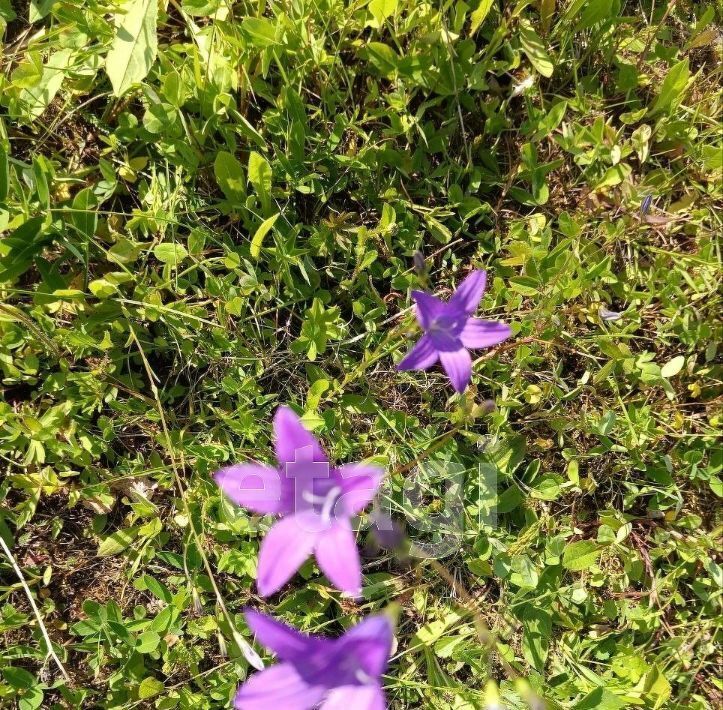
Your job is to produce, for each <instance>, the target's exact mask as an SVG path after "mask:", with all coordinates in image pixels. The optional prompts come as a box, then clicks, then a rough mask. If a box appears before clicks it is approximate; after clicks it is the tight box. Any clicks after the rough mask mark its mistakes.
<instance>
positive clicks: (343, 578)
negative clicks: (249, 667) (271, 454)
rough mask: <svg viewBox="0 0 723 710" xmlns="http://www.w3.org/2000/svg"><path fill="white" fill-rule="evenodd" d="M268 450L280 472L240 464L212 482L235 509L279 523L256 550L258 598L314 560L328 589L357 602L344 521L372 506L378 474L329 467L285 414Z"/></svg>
mask: <svg viewBox="0 0 723 710" xmlns="http://www.w3.org/2000/svg"><path fill="white" fill-rule="evenodd" d="M274 443H275V448H276V458H277V460H278V463H279V468H273V467H271V466H264V465H262V464H258V463H245V464H238V465H236V466H229V467H228V468H223V469H221V470H220V471H218V472H217V473H216V474H215V475H214V479H215V480H216V483H217V484H218V485H219V486H220V487H221V489H222V490H223V492H224V493H225V494H226V495H227V496H228V497H229V498H230V499H231V500H232V501H233V502H234V503H236V505H241V506H244V507H245V508H249V509H251V510H253V511H254V512H256V513H260V514H262V515H266V514H276V515H281V516H282V518H281V520H279V521H278V522H277V523H276V524H275V525H273V526H272V528H271V529H270V530H269V532H268V533H267V534H266V537H265V538H264V540H263V542H262V543H261V550H260V551H259V561H258V574H257V585H258V589H259V592H260V593H261V594H262V595H263V596H268V595H270V594H274V593H275V592H277V591H278V590H279V589H281V587H283V586H284V584H286V582H288V581H289V579H291V577H292V576H293V575H294V573H295V572H296V571H297V570H298V569H299V567H301V565H302V564H303V563H304V561H305V560H306V558H307V557H309V555H311V554H312V553H313V554H314V555H315V556H316V561H317V563H318V565H319V567H320V568H321V571H322V572H323V573H324V574H325V575H326V576H327V577H328V578H329V580H330V581H331V582H332V584H334V585H335V586H336V587H337V588H338V589H341V590H342V591H344V592H348V593H349V594H352V595H355V596H358V595H359V594H360V592H361V584H362V577H361V563H360V560H359V552H358V551H357V547H356V537H355V534H354V530H353V529H352V526H351V519H352V518H353V517H354V516H355V515H357V514H358V513H360V512H361V511H362V510H363V509H364V508H365V507H366V506H367V505H368V504H369V502H370V501H371V500H372V498H373V497H374V494H375V493H376V491H377V488H378V487H379V484H380V482H381V480H382V477H383V476H384V472H383V471H382V470H381V469H380V468H377V467H376V466H369V465H366V464H359V463H356V464H347V465H345V466H341V467H339V468H332V467H330V466H329V460H328V459H327V457H326V454H325V453H324V451H323V450H322V448H321V445H320V444H319V442H318V441H317V440H316V439H315V438H314V436H313V435H312V434H311V433H310V432H309V431H307V430H306V429H305V428H304V426H303V424H302V423H301V420H300V419H299V417H298V416H297V415H296V414H295V413H294V412H293V411H292V410H291V409H289V408H288V407H279V409H278V410H277V412H276V416H275V417H274Z"/></svg>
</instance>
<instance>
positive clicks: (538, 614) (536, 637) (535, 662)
mask: <svg viewBox="0 0 723 710" xmlns="http://www.w3.org/2000/svg"><path fill="white" fill-rule="evenodd" d="M523 625H524V632H523V635H522V652H523V653H524V656H525V659H526V660H527V662H528V663H529V664H530V665H531V666H533V668H535V670H536V671H537V672H538V673H542V672H543V671H544V669H545V662H546V661H547V653H548V650H549V648H550V637H551V636H552V617H551V616H550V614H549V612H547V611H545V610H544V609H538V608H537V607H534V606H528V607H527V608H526V609H525V614H524V619H523Z"/></svg>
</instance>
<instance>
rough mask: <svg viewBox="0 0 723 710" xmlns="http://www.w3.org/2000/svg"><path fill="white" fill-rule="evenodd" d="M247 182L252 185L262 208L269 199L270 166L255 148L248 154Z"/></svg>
mask: <svg viewBox="0 0 723 710" xmlns="http://www.w3.org/2000/svg"><path fill="white" fill-rule="evenodd" d="M248 173H249V182H250V183H251V184H252V185H253V186H254V190H256V194H257V195H258V196H259V198H260V199H261V204H262V205H264V208H265V207H266V206H267V205H268V203H269V201H270V199H271V178H272V172H271V166H270V165H269V163H268V161H267V160H266V158H264V156H263V155H261V153H257V152H256V151H255V150H254V151H251V153H250V154H249V165H248Z"/></svg>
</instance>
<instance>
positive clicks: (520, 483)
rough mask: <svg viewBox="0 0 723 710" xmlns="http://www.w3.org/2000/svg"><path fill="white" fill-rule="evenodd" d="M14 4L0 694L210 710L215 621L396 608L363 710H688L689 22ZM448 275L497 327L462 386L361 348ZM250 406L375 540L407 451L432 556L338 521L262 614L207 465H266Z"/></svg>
mask: <svg viewBox="0 0 723 710" xmlns="http://www.w3.org/2000/svg"><path fill="white" fill-rule="evenodd" d="M15 5H16V4H15V3H10V2H8V0H0V18H1V19H0V29H2V28H4V61H3V71H2V74H1V75H0V294H1V298H2V301H1V302H0V369H1V371H2V375H1V376H2V388H1V391H0V459H1V461H0V470H1V471H2V474H0V536H2V538H3V540H4V542H5V544H6V545H7V547H8V551H9V552H11V557H8V555H7V554H6V553H5V552H3V553H2V554H0V634H1V637H0V638H1V639H2V640H1V642H0V706H2V707H6V706H7V707H18V708H21V709H22V710H31V709H32V708H37V707H49V708H54V707H57V708H60V707H71V708H81V707H82V708H86V707H87V708H141V707H156V708H193V709H194V710H201V709H203V710H205V709H207V708H209V709H210V708H223V707H227V706H228V704H229V701H230V699H231V698H232V696H233V693H234V691H235V688H236V686H237V685H238V683H239V682H240V681H242V680H243V679H244V678H245V677H246V674H247V673H248V672H249V667H248V665H247V663H246V661H245V660H244V659H243V657H242V656H241V654H240V652H239V649H238V647H237V644H236V643H235V641H234V635H233V628H232V626H233V627H235V628H236V629H238V631H239V632H240V633H241V634H242V635H244V636H247V637H248V640H249V641H250V640H251V638H250V636H248V630H247V629H246V627H245V625H244V622H243V617H242V615H241V611H242V609H243V608H244V607H245V606H247V605H252V606H254V607H256V608H259V609H263V610H266V611H269V612H272V613H274V614H276V615H277V616H279V617H280V618H282V619H284V620H285V621H287V622H289V623H291V624H293V625H295V626H298V627H300V628H303V629H304V630H307V631H321V632H324V633H328V634H331V635H338V634H339V633H341V631H342V630H343V629H344V628H347V627H348V626H349V625H351V624H352V623H355V622H356V621H358V620H359V619H360V618H361V617H362V616H364V615H366V614H368V613H371V612H374V611H377V610H381V609H385V608H387V607H389V606H390V605H392V607H391V608H392V609H393V610H395V611H396V613H397V614H398V626H397V640H398V645H397V648H396V650H395V653H394V656H393V661H392V663H391V665H390V668H389V672H388V676H387V677H386V678H385V686H386V690H387V696H388V699H389V704H390V707H393V708H418V707H424V708H447V707H451V708H456V709H462V708H465V709H470V708H481V707H485V703H489V702H493V700H494V698H495V697H496V692H499V696H500V697H501V699H502V702H503V703H504V704H505V705H506V706H507V707H510V708H517V707H526V706H527V704H528V703H535V702H539V700H540V699H543V700H544V701H545V702H546V703H547V705H548V706H549V707H560V708H579V709H584V708H604V709H606V710H607V709H609V710H615V709H616V708H622V707H637V706H639V707H642V708H661V707H671V708H676V707H681V708H682V707H685V708H716V707H720V704H721V702H723V685H722V684H721V681H720V675H721V650H720V640H721V639H720V636H721V631H720V620H721V587H722V585H723V570H722V568H721V564H720V552H719V550H720V531H721V530H720V509H719V506H720V497H721V495H723V490H722V485H723V484H722V483H721V477H720V470H721V455H720V449H717V450H716V448H715V442H716V437H717V436H719V435H720V432H721V366H720V355H719V344H720V339H721V326H720V312H721V297H720V281H721V268H720V267H721V253H720V241H719V237H720V234H721V227H722V224H721V223H722V215H723V211H721V208H722V207H723V200H722V199H721V196H722V191H721V177H722V173H723V142H722V138H721V123H720V117H721V88H720V87H721V74H722V72H721V42H720V38H721V20H720V14H719V12H718V11H719V10H720V6H719V5H716V4H715V3H712V2H711V3H705V2H700V3H698V2H690V1H685V0H681V1H679V2H675V0H673V2H671V3H669V4H666V3H665V2H660V1H659V2H653V3H651V2H649V0H642V2H639V3H638V2H636V3H632V2H631V3H621V2H620V0H616V1H614V2H609V0H604V1H603V0H591V1H590V2H580V0H572V2H570V1H569V0H561V1H560V2H558V3H555V2H554V0H552V1H550V0H541V1H540V2H532V3H530V2H520V3H518V4H516V5H515V4H512V3H509V4H508V3H497V2H490V1H489V0H482V2H481V3H479V2H477V0H470V2H469V4H467V3H466V2H464V1H463V0H459V1H458V2H456V3H455V2H448V3H444V4H442V3H439V4H436V3H428V2H418V1H417V0H372V1H371V2H365V1H364V0H361V1H358V2H349V1H348V0H316V1H313V2H312V0H287V1H284V2H282V1H281V0H276V1H272V0H269V1H268V2H265V1H264V0H262V1H261V2H230V1H225V0H182V1H181V0H179V1H178V2H177V1H176V0H171V1H170V2H169V3H168V5H167V6H166V7H165V8H164V7H163V6H164V5H165V3H161V7H160V10H159V11H158V13H157V17H156V12H155V9H156V7H157V6H156V4H155V2H153V0H136V2H128V3H125V4H123V3H120V2H119V3H117V4H112V3H102V2H95V1H92V2H88V3H66V2H56V3H52V2H33V3H31V4H30V5H29V7H25V6H23V7H16V6H15ZM123 7H127V8H130V9H131V10H132V11H131V13H129V14H128V15H127V16H126V19H125V20H123V19H122V15H121V11H122V9H123ZM116 15H118V23H120V24H123V29H122V30H117V29H116V24H115V23H114V17H115V16H116ZM139 18H140V19H143V18H145V24H144V25H143V26H142V27H141V25H138V27H139V28H141V29H143V30H144V31H143V32H141V33H140V39H139V40H138V42H137V43H136V45H135V47H136V50H137V54H136V55H134V56H133V57H130V59H131V61H130V62H129V61H128V60H129V53H128V52H129V50H128V45H127V44H123V43H122V42H119V40H118V39H116V35H117V34H118V35H119V36H120V35H123V36H126V35H127V33H128V32H131V34H133V28H132V27H131V26H132V25H133V24H134V21H137V20H138V19H139ZM136 24H137V23H136ZM123 33H126V35H124V34H123ZM156 34H157V51H156V50H155V48H154V42H153V41H152V38H153V37H155V36H156ZM109 53H110V61H109V62H108V65H107V67H106V65H105V58H106V56H107V55H108V54H109ZM126 66H128V67H129V69H128V70H127V71H126V70H124V68H125V67H126ZM647 196H650V197H651V198H652V204H651V206H650V209H649V210H648V211H647V212H645V211H644V210H641V205H642V203H643V201H644V200H645V198H646V197H647ZM416 251H420V252H421V253H422V254H423V255H424V257H425V259H426V266H427V269H428V274H426V275H420V274H419V273H418V272H416V271H415V269H414V268H413V257H414V253H415V252H416ZM473 267H477V268H486V269H488V271H489V281H488V283H489V287H488V291H487V294H486V296H485V299H484V301H483V310H484V313H485V314H486V315H487V316H488V317H490V318H497V319H501V320H505V321H507V322H509V323H510V324H511V325H512V327H513V330H514V333H515V337H514V339H513V340H511V341H509V342H507V343H505V344H504V345H503V346H502V347H500V348H499V349H497V350H493V351H488V352H484V353H483V352H480V353H478V355H479V356H481V358H480V360H479V361H478V363H477V364H476V366H475V375H474V378H473V384H472V386H471V388H470V389H469V390H468V392H467V393H466V395H465V396H464V397H459V396H453V394H452V390H451V388H450V387H449V384H448V381H447V379H446V378H445V376H444V375H443V374H442V373H441V372H440V371H438V370H437V369H433V370H430V371H429V372H427V373H419V372H415V373H399V372H396V371H395V369H394V364H395V362H397V361H398V360H399V359H400V357H401V356H402V355H403V354H404V353H405V352H406V351H407V349H408V347H409V346H410V345H411V343H412V342H413V340H414V339H415V338H416V333H415V327H416V326H415V325H414V319H413V316H412V314H411V312H410V310H409V306H410V299H409V290H410V289H412V288H419V287H428V288H430V289H431V290H433V291H434V292H435V293H437V294H439V295H443V296H446V295H448V293H449V292H450V291H451V289H452V288H453V287H454V286H455V285H456V284H457V283H458V282H459V281H460V280H461V278H462V277H463V276H464V275H466V274H467V273H468V272H469V270H470V269H471V268H473ZM603 307H604V308H606V309H608V310H610V311H615V312H618V313H621V314H622V315H621V317H620V318H619V319H618V320H608V319H605V318H603V314H604V313H605V311H604V310H603V311H601V308H603ZM488 400H491V401H492V402H493V403H494V406H492V405H491V404H490V403H489V402H488ZM279 404H290V405H292V406H293V407H295V408H296V409H297V411H299V412H300V413H303V414H304V417H305V421H306V422H307V423H308V425H309V426H311V427H313V428H314V430H315V432H316V433H317V434H318V436H319V437H320V438H321V439H322V440H323V441H324V443H325V445H326V446H327V448H328V450H329V451H330V454H331V456H332V458H333V459H334V460H335V461H356V460H361V459H364V458H367V459H374V460H375V461H376V462H378V463H379V464H381V465H383V466H384V467H385V468H386V470H387V471H388V481H389V485H388V487H387V490H386V492H385V495H386V497H387V500H388V501H391V505H392V507H393V509H394V510H395V511H396V514H397V516H398V517H399V518H400V519H401V518H403V517H404V506H405V501H404V497H403V489H404V481H405V479H407V480H410V479H411V477H413V476H415V475H416V474H415V466H416V464H417V463H419V462H421V461H424V462H425V463H433V464H437V465H438V466H439V467H441V468H442V469H444V468H445V467H451V466H457V467H461V468H462V469H463V470H464V471H466V472H467V478H466V481H467V482H466V485H465V489H464V496H465V497H464V504H465V521H466V525H465V530H464V533H463V535H461V537H460V539H459V540H456V541H455V551H454V552H453V554H451V555H449V556H447V557H445V558H444V559H442V560H439V561H438V563H435V562H430V561H425V560H419V559H407V560H404V559H395V558H394V557H393V556H392V555H390V554H389V553H388V552H384V551H381V552H380V551H379V550H375V549H373V545H372V544H371V542H370V540H369V533H368V532H363V533H361V534H360V537H359V541H360V545H361V546H362V547H363V548H366V549H367V551H368V556H367V557H366V558H365V590H364V599H363V601H362V602H361V603H359V604H355V603H354V602H352V601H350V600H347V599H342V598H341V597H340V595H339V594H338V592H336V591H335V590H334V589H333V588H332V587H331V586H330V585H329V583H328V582H327V580H326V579H325V578H324V577H323V576H321V575H320V573H319V571H318V569H316V568H315V567H314V565H313V563H312V562H309V563H307V564H306V565H305V566H304V568H302V574H301V575H300V576H298V575H297V576H296V577H295V578H294V581H293V582H292V583H291V584H290V585H289V586H287V587H286V588H285V590H284V591H283V592H282V593H281V594H280V595H278V596H277V597H274V598H272V599H271V600H262V599H260V598H258V597H257V596H256V595H255V587H254V579H255V565H256V556H257V551H258V544H259V540H260V538H261V537H262V535H263V533H264V531H265V530H266V529H267V528H268V523H269V520H266V519H264V520H259V519H257V518H253V517H251V516H250V515H248V514H247V512H246V511H244V510H239V509H235V508H234V507H233V506H232V505H230V504H229V503H228V502H227V501H225V500H223V499H222V498H221V496H220V494H219V491H218V489H217V488H216V486H215V485H214V484H213V482H212V480H211V478H210V475H211V474H212V473H213V471H215V470H216V469H217V468H219V467H220V466H222V465H224V464H227V463H228V462H234V461H241V460H245V459H250V458H255V459H258V460H262V461H271V460H272V448H271V442H270V435H271V418H272V415H273V411H274V410H275V408H276V407H277V406H278V405H279ZM480 463H481V464H484V465H485V467H486V468H485V470H486V471H488V472H490V471H491V472H492V474H493V476H494V478H495V480H496V487H495V489H494V490H492V491H486V492H485V493H486V497H485V496H484V495H481V494H480V492H479V491H478V490H477V489H476V488H475V481H476V471H477V468H478V465H479V464H480ZM439 495H441V494H440V491H439V490H437V489H432V490H430V491H429V492H428V495H427V496H426V497H425V500H424V503H425V506H427V508H428V510H430V511H432V510H435V506H437V507H438V506H439V505H440V503H441V500H440V499H439ZM490 506H493V507H496V511H497V516H496V524H495V525H492V524H490V521H489V520H487V522H486V523H482V524H481V523H479V512H480V510H489V507H490ZM407 507H409V506H407ZM407 512H409V513H410V514H411V513H412V512H414V511H410V510H408V511H407ZM417 512H418V511H417ZM422 537H423V538H427V539H433V538H434V537H435V536H434V534H426V535H422ZM14 565H16V566H17V569H16V568H15V566H14ZM18 571H20V573H21V575H22V581H21V577H20V576H19V575H18ZM28 594H29V595H31V597H32V599H33V600H34V604H35V605H37V614H36V613H35V611H34V609H33V608H32V607H31V604H30V599H29V597H28ZM224 605H225V608H226V609H227V613H224V612H223V606H224ZM483 625H484V627H486V628H487V629H489V633H480V631H481V630H482V626H483ZM44 634H47V636H48V637H49V638H50V639H51V640H52V643H53V646H54V652H55V653H56V655H57V658H58V661H59V662H60V664H61V665H62V666H63V667H64V668H65V669H66V672H67V674H68V678H67V679H66V678H64V677H63V674H62V673H61V671H60V669H59V667H58V664H57V663H56V662H55V661H54V660H53V659H52V658H51V657H50V656H49V654H48V648H47V644H46V641H45V638H44ZM259 651H260V652H262V649H260V648H259ZM267 660H269V661H270V660H271V657H268V658H267ZM251 672H253V671H251ZM494 683H496V685H494ZM496 688H498V689H499V690H498V691H497V690H496ZM350 710H352V709H350Z"/></svg>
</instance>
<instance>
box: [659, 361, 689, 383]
mask: <svg viewBox="0 0 723 710" xmlns="http://www.w3.org/2000/svg"><path fill="white" fill-rule="evenodd" d="M683 365H685V357H684V356H683V355H678V356H676V357H674V358H673V359H672V360H669V361H668V362H666V363H665V365H663V367H662V368H661V370H660V374H661V375H662V376H663V377H665V378H668V377H675V375H677V374H678V373H679V372H680V371H681V370H682V369H683Z"/></svg>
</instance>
